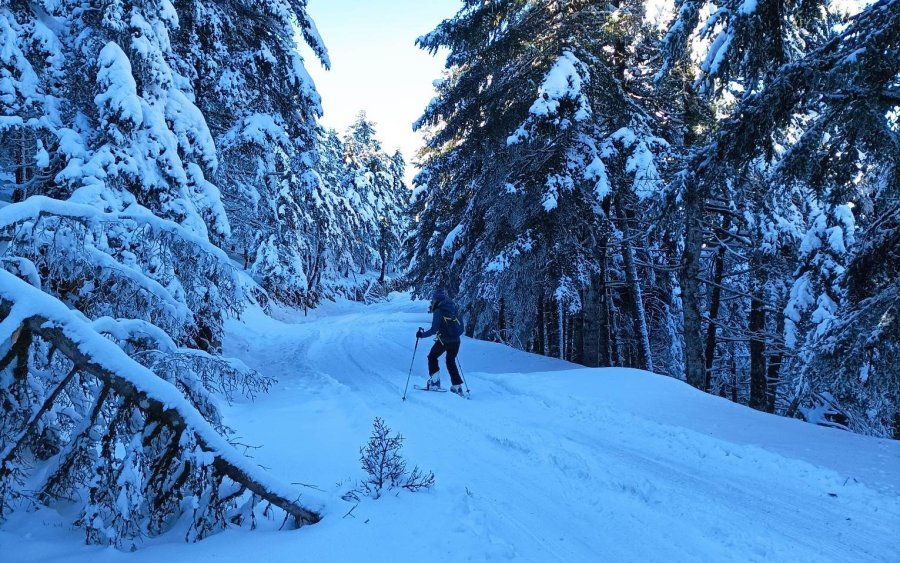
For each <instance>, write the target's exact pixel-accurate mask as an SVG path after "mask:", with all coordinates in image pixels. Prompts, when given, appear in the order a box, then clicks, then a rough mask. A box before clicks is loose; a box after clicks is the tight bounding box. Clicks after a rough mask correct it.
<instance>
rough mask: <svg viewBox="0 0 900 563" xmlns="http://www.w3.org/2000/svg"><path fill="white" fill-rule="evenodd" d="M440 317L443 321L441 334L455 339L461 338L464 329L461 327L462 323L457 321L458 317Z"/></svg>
mask: <svg viewBox="0 0 900 563" xmlns="http://www.w3.org/2000/svg"><path fill="white" fill-rule="evenodd" d="M441 316H442V318H443V319H444V322H443V326H442V327H441V333H443V334H446V335H447V336H453V337H456V338H459V337H460V336H462V334H463V332H465V327H463V324H462V321H460V320H459V317H457V316H455V315H454V316H450V317H448V316H446V315H443V314H442V315H441Z"/></svg>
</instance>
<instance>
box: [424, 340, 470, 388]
mask: <svg viewBox="0 0 900 563" xmlns="http://www.w3.org/2000/svg"><path fill="white" fill-rule="evenodd" d="M459 345H460V343H459V342H447V343H446V344H445V343H443V342H441V341H440V340H436V341H435V342H434V346H432V347H431V352H428V375H429V376H432V375H434V374H436V373H437V372H438V371H440V368H439V367H438V358H440V357H441V354H443V353H444V352H447V371H449V372H450V383H452V384H453V385H462V382H463V380H462V377H460V376H459V368H457V367H456V355H457V354H459Z"/></svg>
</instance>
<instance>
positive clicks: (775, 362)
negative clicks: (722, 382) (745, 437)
mask: <svg viewBox="0 0 900 563" xmlns="http://www.w3.org/2000/svg"><path fill="white" fill-rule="evenodd" d="M775 324H776V327H775V334H778V335H781V334H784V314H783V313H782V312H780V311H779V312H778V315H777V316H776V321H775ZM781 346H782V347H783V346H784V344H783V343H782V344H781ZM783 360H784V353H783V352H781V351H779V352H777V353H775V354H773V355H772V357H771V358H769V369H768V371H767V373H766V380H767V381H766V382H767V386H766V412H769V413H774V412H775V399H776V398H777V397H778V381H779V379H780V378H781V362H782V361H783Z"/></svg>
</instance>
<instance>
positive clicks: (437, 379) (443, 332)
mask: <svg viewBox="0 0 900 563" xmlns="http://www.w3.org/2000/svg"><path fill="white" fill-rule="evenodd" d="M429 310H430V311H431V312H432V313H433V316H432V320H431V328H430V329H428V330H424V329H422V328H419V330H418V332H416V338H428V337H429V336H432V335H436V338H435V341H434V346H432V347H431V352H429V353H428V382H427V384H426V386H425V388H426V389H429V390H432V389H440V388H441V371H440V368H439V367H438V358H440V357H441V354H443V353H444V352H446V353H447V358H446V362H447V371H448V372H450V383H451V387H450V391H452V392H454V393H456V394H457V395H459V396H460V397H462V396H464V395H463V380H462V377H460V375H459V368H457V367H456V355H457V354H458V353H459V345H460V335H462V333H463V330H462V323H461V322H460V321H459V317H458V314H459V310H458V308H457V306H456V303H454V302H453V300H452V299H450V298H449V297H448V296H447V292H446V291H444V289H443V288H440V287H439V288H437V289H436V290H434V294H432V296H431V308H430V309H429Z"/></svg>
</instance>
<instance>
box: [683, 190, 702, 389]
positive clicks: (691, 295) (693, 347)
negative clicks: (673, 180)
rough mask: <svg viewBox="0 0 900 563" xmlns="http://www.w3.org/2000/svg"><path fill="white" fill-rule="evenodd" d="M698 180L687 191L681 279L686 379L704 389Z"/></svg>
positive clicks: (700, 210) (700, 227) (700, 209)
mask: <svg viewBox="0 0 900 563" xmlns="http://www.w3.org/2000/svg"><path fill="white" fill-rule="evenodd" d="M698 191H699V189H698V187H697V185H696V180H690V181H689V184H688V185H687V186H686V188H685V194H684V253H683V254H682V257H681V267H680V269H679V278H680V279H679V282H680V283H681V304H682V311H683V314H684V378H685V381H687V382H688V383H689V384H690V385H693V386H694V387H696V388H698V389H703V388H704V387H705V383H706V369H705V367H706V366H705V359H704V357H703V341H702V339H701V336H700V331H701V329H702V318H701V314H700V254H701V252H702V251H703V227H702V224H701V221H700V219H701V215H702V213H703V202H702V200H701V197H700V194H699V193H698Z"/></svg>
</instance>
